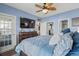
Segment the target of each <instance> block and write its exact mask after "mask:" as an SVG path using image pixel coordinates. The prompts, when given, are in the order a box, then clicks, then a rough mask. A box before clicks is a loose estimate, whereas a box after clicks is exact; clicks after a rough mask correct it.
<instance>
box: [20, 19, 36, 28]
mask: <svg viewBox="0 0 79 59" xmlns="http://www.w3.org/2000/svg"><path fill="white" fill-rule="evenodd" d="M20 27H21V28H34V27H35V20H32V19H28V18H20Z"/></svg>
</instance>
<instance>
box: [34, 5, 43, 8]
mask: <svg viewBox="0 0 79 59" xmlns="http://www.w3.org/2000/svg"><path fill="white" fill-rule="evenodd" d="M35 6H36V7H38V8H43V7H42V6H41V5H38V4H35Z"/></svg>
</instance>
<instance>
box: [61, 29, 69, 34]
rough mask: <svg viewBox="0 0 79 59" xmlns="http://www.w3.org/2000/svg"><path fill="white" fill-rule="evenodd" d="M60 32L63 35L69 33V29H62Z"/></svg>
mask: <svg viewBox="0 0 79 59" xmlns="http://www.w3.org/2000/svg"><path fill="white" fill-rule="evenodd" d="M62 32H63V34H66V33H69V32H70V29H69V28H67V29H64V30H63V31H62Z"/></svg>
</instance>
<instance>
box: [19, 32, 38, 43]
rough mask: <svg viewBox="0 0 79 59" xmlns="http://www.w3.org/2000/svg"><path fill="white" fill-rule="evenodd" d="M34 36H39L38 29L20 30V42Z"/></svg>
mask: <svg viewBox="0 0 79 59" xmlns="http://www.w3.org/2000/svg"><path fill="white" fill-rule="evenodd" d="M34 36H38V34H37V32H36V31H32V32H19V43H20V42H21V41H22V40H24V39H26V38H30V37H34Z"/></svg>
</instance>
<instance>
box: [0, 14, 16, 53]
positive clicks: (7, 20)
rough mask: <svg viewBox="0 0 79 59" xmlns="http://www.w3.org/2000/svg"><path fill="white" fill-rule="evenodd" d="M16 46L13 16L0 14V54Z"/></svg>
mask: <svg viewBox="0 0 79 59" xmlns="http://www.w3.org/2000/svg"><path fill="white" fill-rule="evenodd" d="M15 45H16V20H15V17H14V16H11V15H7V14H3V13H0V52H5V51H8V50H10V49H13V48H14V46H15Z"/></svg>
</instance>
